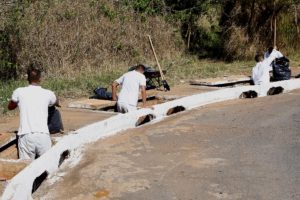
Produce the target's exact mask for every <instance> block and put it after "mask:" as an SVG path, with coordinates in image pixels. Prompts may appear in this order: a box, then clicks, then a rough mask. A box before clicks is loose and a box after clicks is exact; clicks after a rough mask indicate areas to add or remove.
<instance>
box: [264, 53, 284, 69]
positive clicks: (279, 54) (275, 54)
mask: <svg viewBox="0 0 300 200" xmlns="http://www.w3.org/2000/svg"><path fill="white" fill-rule="evenodd" d="M271 54H273V56H274V59H275V58H281V57H283V54H282V53H281V52H280V51H277V50H276V49H273V51H272V53H271ZM271 54H270V53H269V52H268V51H267V52H266V53H265V55H264V59H265V60H266V59H268V58H269V57H270V56H271ZM268 68H269V71H272V70H273V68H272V65H271V63H270V65H269V66H268Z"/></svg>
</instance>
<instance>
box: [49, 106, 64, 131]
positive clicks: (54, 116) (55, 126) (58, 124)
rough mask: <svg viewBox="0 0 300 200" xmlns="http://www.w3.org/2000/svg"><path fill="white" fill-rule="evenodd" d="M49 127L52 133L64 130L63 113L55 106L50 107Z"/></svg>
mask: <svg viewBox="0 0 300 200" xmlns="http://www.w3.org/2000/svg"><path fill="white" fill-rule="evenodd" d="M48 128H49V132H50V134H55V133H62V132H63V130H64V126H63V123H62V119H61V114H60V112H59V110H58V109H57V108H56V107H55V106H51V107H49V108H48Z"/></svg>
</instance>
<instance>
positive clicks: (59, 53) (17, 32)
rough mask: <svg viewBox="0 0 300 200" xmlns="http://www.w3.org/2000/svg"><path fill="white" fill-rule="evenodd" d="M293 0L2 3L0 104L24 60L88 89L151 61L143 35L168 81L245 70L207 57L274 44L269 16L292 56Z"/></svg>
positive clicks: (69, 85)
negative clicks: (37, 64)
mask: <svg viewBox="0 0 300 200" xmlns="http://www.w3.org/2000/svg"><path fill="white" fill-rule="evenodd" d="M299 1H300V0H285V1H279V0H271V1H270V0H188V1H187V0H85V1H82V0H54V1H49V0H4V1H1V2H0V84H1V88H0V110H1V104H2V105H5V104H6V103H7V99H8V98H9V97H10V95H11V92H12V90H13V89H14V88H15V87H18V86H20V85H23V84H24V83H25V81H24V75H23V74H24V70H25V68H26V65H27V64H28V63H29V62H31V61H38V62H40V63H42V65H43V67H44V71H45V75H46V80H45V81H44V84H45V86H46V87H48V88H51V89H53V90H55V91H56V92H57V93H60V94H63V95H64V96H66V95H73V94H74V93H77V92H83V94H86V93H89V92H90V90H92V88H93V87H95V86H97V85H101V84H102V85H105V84H108V83H109V82H110V81H111V80H112V79H114V78H115V77H116V76H118V75H120V74H121V73H122V72H124V71H125V70H126V69H128V66H131V65H134V64H136V63H147V64H150V65H154V64H155V62H154V59H153V56H152V52H151V49H150V48H149V43H148V41H147V37H146V35H147V34H150V35H151V36H152V38H153V41H154V45H155V47H156V50H157V53H158V55H159V57H160V59H161V61H162V63H163V66H164V68H165V69H167V70H168V78H169V79H171V81H172V80H173V82H174V83H176V82H178V81H179V80H181V79H184V78H187V77H188V78H191V77H195V76H196V77H204V76H206V77H207V76H215V75H218V74H219V73H220V71H222V72H224V73H227V72H232V71H235V72H240V71H245V69H247V70H249V67H251V66H252V64H251V63H250V64H249V66H248V65H247V66H241V65H240V63H238V64H235V63H233V64H230V65H227V64H224V63H223V64H222V63H214V62H212V61H217V60H225V61H234V62H236V61H241V60H244V61H245V60H249V59H252V58H253V56H254V55H255V53H256V52H261V51H263V50H265V49H266V48H267V47H268V46H272V45H273V43H274V42H273V38H274V33H275V31H274V24H275V21H276V24H277V32H276V33H277V42H276V45H277V46H278V48H279V49H280V50H281V51H283V52H284V53H285V54H289V56H292V55H297V53H299V47H300V40H299V39H300V15H299V14H298V13H299V11H300V2H299ZM275 19H276V20H275ZM203 58H205V59H210V61H209V62H207V61H205V62H202V61H201V59H203ZM238 66H241V67H238ZM249 71H250V70H249Z"/></svg>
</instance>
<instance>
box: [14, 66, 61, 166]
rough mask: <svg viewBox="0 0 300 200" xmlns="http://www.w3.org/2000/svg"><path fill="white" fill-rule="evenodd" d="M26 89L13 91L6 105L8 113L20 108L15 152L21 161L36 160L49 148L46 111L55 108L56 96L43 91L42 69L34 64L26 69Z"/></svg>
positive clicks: (56, 103)
mask: <svg viewBox="0 0 300 200" xmlns="http://www.w3.org/2000/svg"><path fill="white" fill-rule="evenodd" d="M27 76H28V82H29V85H28V86H27V87H21V88H18V89H16V90H15V91H14V92H13V94H12V98H11V101H10V102H9V104H8V109H9V110H14V109H15V108H17V107H19V110H20V126H19V130H18V138H19V139H18V151H19V158H20V159H32V160H33V159H35V158H37V157H39V156H41V155H42V154H44V153H45V152H46V151H47V150H49V149H50V148H51V139H50V134H49V129H48V126H47V120H48V107H49V106H52V105H58V101H57V98H56V96H55V94H54V93H53V92H52V91H50V90H46V89H43V88H42V87H41V86H40V83H41V68H40V65H39V64H37V63H32V64H30V65H29V67H28V70H27Z"/></svg>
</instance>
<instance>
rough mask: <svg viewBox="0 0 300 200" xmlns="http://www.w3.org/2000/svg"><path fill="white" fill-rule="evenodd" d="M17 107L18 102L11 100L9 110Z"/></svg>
mask: <svg viewBox="0 0 300 200" xmlns="http://www.w3.org/2000/svg"><path fill="white" fill-rule="evenodd" d="M17 107H18V103H16V102H14V101H10V102H9V103H8V106H7V108H8V110H14V109H16V108H17Z"/></svg>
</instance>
